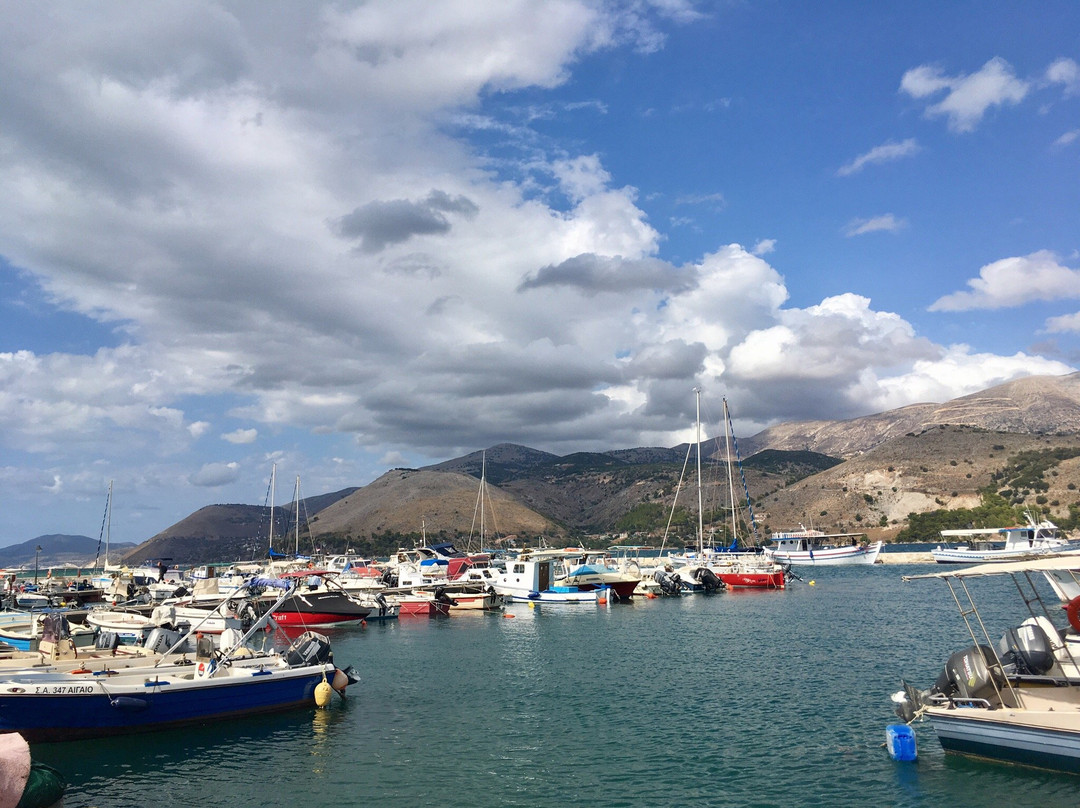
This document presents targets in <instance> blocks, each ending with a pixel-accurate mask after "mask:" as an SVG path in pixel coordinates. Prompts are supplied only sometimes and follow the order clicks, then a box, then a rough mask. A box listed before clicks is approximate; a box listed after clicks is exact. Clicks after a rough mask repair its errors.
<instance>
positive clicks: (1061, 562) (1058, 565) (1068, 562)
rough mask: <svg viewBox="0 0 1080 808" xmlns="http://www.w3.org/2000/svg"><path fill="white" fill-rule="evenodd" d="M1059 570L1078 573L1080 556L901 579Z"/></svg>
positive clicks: (973, 576)
mask: <svg viewBox="0 0 1080 808" xmlns="http://www.w3.org/2000/svg"><path fill="white" fill-rule="evenodd" d="M1061 570H1075V571H1078V572H1080V556H1077V554H1075V553H1073V554H1071V555H1060V556H1055V555H1050V556H1040V557H1038V558H1032V559H1029V560H1026V561H1008V562H995V563H990V564H978V565H976V566H974V567H962V568H960V569H955V570H953V569H950V570H945V571H943V572H929V573H926V574H924V575H904V576H901V577H902V579H903V580H905V581H914V580H918V579H923V578H978V577H985V576H988V575H1014V574H1016V573H1025V572H1057V571H1061Z"/></svg>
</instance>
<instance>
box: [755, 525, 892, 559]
mask: <svg viewBox="0 0 1080 808" xmlns="http://www.w3.org/2000/svg"><path fill="white" fill-rule="evenodd" d="M864 535H865V534H863V533H823V532H822V531H820V530H814V529H812V528H806V527H803V526H802V525H800V526H799V529H798V530H788V531H778V532H776V533H773V534H772V536H770V537H769V538H770V541H771V542H772V545H771V546H768V545H767V546H766V547H765V548H764V553H765V555H767V556H768V557H769V558H772V559H773V560H775V561H780V562H783V563H785V564H792V565H813V566H822V565H840V564H874V563H876V562H877V559H878V555H879V554H880V553H881V548H882V546H883V542H880V541H875V542H866V541H859V539H860V537H862V536H864Z"/></svg>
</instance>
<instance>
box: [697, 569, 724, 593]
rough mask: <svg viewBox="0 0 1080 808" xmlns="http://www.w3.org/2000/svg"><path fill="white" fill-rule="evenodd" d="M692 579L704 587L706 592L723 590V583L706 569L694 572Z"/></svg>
mask: <svg viewBox="0 0 1080 808" xmlns="http://www.w3.org/2000/svg"><path fill="white" fill-rule="evenodd" d="M694 577H695V578H696V579H697V581H698V583H700V584H701V585H702V586H703V587H705V591H706V592H715V591H716V590H717V589H723V588H724V582H723V581H721V580H720V579H719V578H717V577H716V573H714V572H713V571H712V570H711V569H709V568H708V567H701V568H700V569H697V570H694Z"/></svg>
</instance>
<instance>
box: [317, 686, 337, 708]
mask: <svg viewBox="0 0 1080 808" xmlns="http://www.w3.org/2000/svg"><path fill="white" fill-rule="evenodd" d="M333 695H334V689H333V688H332V687H331V686H330V683H329V682H327V681H326V679H323V680H322V681H321V682H319V683H318V684H317V685H315V706H316V707H327V706H329V704H330V698H331V697H332V696H333Z"/></svg>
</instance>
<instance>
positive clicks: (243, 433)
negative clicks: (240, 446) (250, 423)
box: [221, 429, 259, 443]
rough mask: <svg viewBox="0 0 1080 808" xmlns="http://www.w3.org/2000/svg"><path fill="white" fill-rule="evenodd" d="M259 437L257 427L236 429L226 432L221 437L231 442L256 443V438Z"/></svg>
mask: <svg viewBox="0 0 1080 808" xmlns="http://www.w3.org/2000/svg"><path fill="white" fill-rule="evenodd" d="M258 437H259V430H257V429H236V430H234V431H232V432H226V433H224V434H223V435H222V436H221V439H222V440H224V441H228V442H229V443H254V442H255V439H256V438H258Z"/></svg>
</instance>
